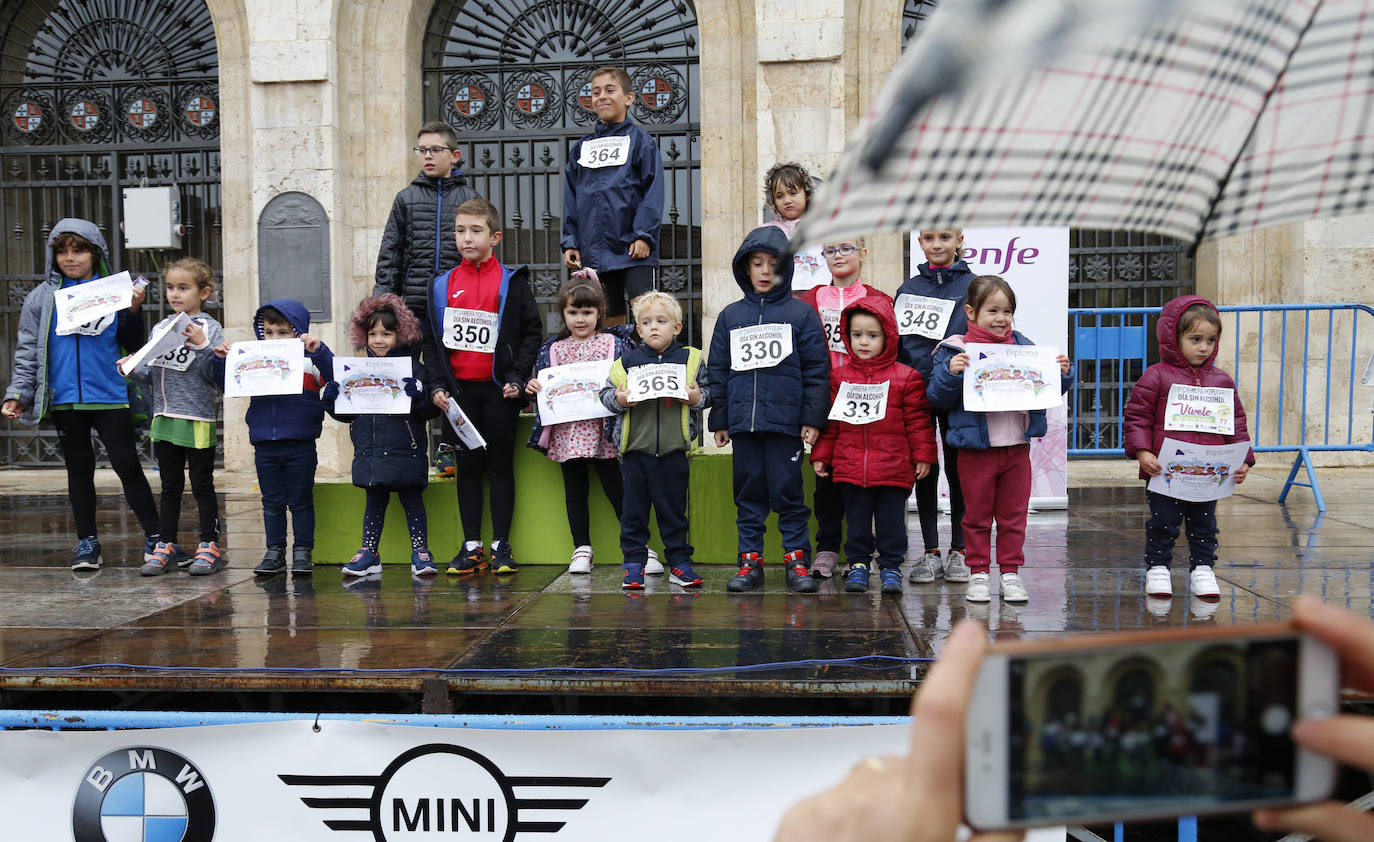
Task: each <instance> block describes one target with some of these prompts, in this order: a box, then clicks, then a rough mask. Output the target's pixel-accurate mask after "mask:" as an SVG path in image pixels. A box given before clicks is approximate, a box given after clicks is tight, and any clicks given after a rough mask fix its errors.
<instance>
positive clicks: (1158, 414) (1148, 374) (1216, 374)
mask: <svg viewBox="0 0 1374 842" xmlns="http://www.w3.org/2000/svg"><path fill="white" fill-rule="evenodd" d="M1194 304H1206V305H1207V306H1208V307H1211V308H1212V309H1213V310H1215V309H1216V306H1215V305H1213V304H1212V302H1210V301H1208V300H1207V299H1206V298H1203V297H1202V296H1201V295H1182V296H1179V297H1178V298H1175V299H1174V300H1173V301H1170V302H1169V303H1168V304H1165V305H1164V310H1163V311H1162V312H1161V313H1160V314H1159V323H1158V324H1156V325H1155V338H1156V339H1158V340H1159V358H1160V362H1157V363H1155V364H1154V365H1152V366H1150V367H1149V368H1147V369H1145V373H1144V374H1142V375H1141V376H1140V379H1139V380H1137V381H1136V384H1135V388H1133V389H1131V399H1130V401H1129V402H1127V404H1126V413H1125V416H1126V456H1127V458H1130V459H1134V458H1135V455H1136V454H1137V453H1139V452H1140V451H1142V450H1148V451H1149V452H1151V453H1153V454H1155V455H1156V456H1158V455H1159V448H1160V446H1161V445H1163V443H1164V439H1165V437H1166V436H1167V437H1168V438H1171V439H1174V440H1176V441H1185V442H1190V443H1192V444H1230V443H1231V442H1237V441H1248V440H1249V438H1250V432H1249V430H1248V429H1247V428H1246V424H1245V407H1244V406H1242V405H1241V402H1240V393H1239V392H1236V396H1235V411H1236V432H1235V434H1234V435H1230V436H1226V435H1221V434H1220V433H1198V432H1192V431H1183V430H1169V431H1168V432H1166V431H1165V430H1164V410H1165V405H1166V404H1167V403H1168V402H1169V387H1171V386H1173V385H1174V384H1175V383H1181V384H1183V385H1185V386H1206V387H1209V388H1214V387H1219V388H1225V389H1235V388H1236V383H1235V381H1234V380H1232V379H1231V375H1229V374H1227V373H1226V372H1224V371H1222V370H1221V369H1220V368H1218V367H1217V366H1215V365H1213V363H1214V362H1215V361H1216V358H1217V350H1220V348H1221V343H1220V342H1218V343H1217V347H1216V349H1214V350H1213V351H1212V356H1210V357H1208V358H1207V362H1205V363H1203V364H1202V365H1201V366H1199V367H1197V368H1193V367H1192V366H1191V365H1189V364H1188V362H1187V361H1186V360H1184V359H1183V355H1182V354H1180V353H1179V350H1178V320H1179V317H1180V316H1182V315H1183V311H1184V310H1187V309H1188V308H1189V307H1191V306H1193V305H1194ZM1245 463H1246V464H1247V465H1253V464H1255V452H1254V451H1253V450H1252V451H1250V453H1249V454H1247V455H1246V457H1245ZM1140 478H1141V479H1147V477H1146V475H1145V472H1144V471H1141V472H1140Z"/></svg>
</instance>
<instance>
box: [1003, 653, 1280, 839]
mask: <svg viewBox="0 0 1374 842" xmlns="http://www.w3.org/2000/svg"><path fill="white" fill-rule="evenodd" d="M1298 647H1299V643H1298V641H1297V640H1296V639H1294V638H1286V639H1279V640H1249V641H1245V640H1241V641H1220V640H1217V641H1201V642H1186V643H1176V644H1163V645H1159V646H1151V647H1148V648H1146V649H1142V650H1140V651H1139V652H1138V653H1135V654H1131V653H1123V652H1122V650H1120V649H1104V650H1102V651H1101V652H1092V651H1086V652H1081V653H1076V654H1075V655H1074V656H1073V657H1072V658H1071V659H1065V658H1063V657H1053V656H1042V657H1025V658H1012V659H1010V661H1009V675H1008V679H1009V682H1010V685H1009V689H1010V693H1009V694H1008V698H1009V702H1010V704H1009V707H1010V709H1009V710H1008V711H1007V714H1008V716H1009V717H1010V722H1009V726H1010V727H1009V730H1008V733H1009V734H1010V735H1011V740H1010V746H1009V748H1010V751H1009V756H1008V764H1009V767H1010V769H1009V773H1010V776H1009V784H1010V792H1009V793H1008V796H1009V798H1008V804H1007V807H1008V815H1009V817H1010V818H1012V819H1013V820H1026V819H1053V818H1056V817H1060V816H1066V817H1067V816H1082V815H1094V814H1103V813H1134V812H1139V813H1146V812H1154V811H1170V812H1176V813H1179V814H1187V813H1188V812H1189V811H1191V810H1197V809H1201V808H1203V807H1205V806H1208V805H1214V804H1219V803H1224V802H1238V801H1268V800H1283V799H1288V798H1292V797H1293V789H1294V778H1295V763H1296V757H1297V751H1296V749H1295V747H1294V745H1293V742H1292V740H1291V739H1290V738H1289V736H1288V730H1289V726H1290V725H1291V724H1292V722H1293V720H1294V718H1295V711H1296V709H1297V699H1298V688H1297V681H1298V672H1297V670H1298V652H1299V648H1298Z"/></svg>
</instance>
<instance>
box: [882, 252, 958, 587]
mask: <svg viewBox="0 0 1374 842" xmlns="http://www.w3.org/2000/svg"><path fill="white" fill-rule="evenodd" d="M917 241H918V242H919V243H920V245H921V251H922V252H924V254H925V256H926V262H925V263H922V264H921V265H919V266H917V267H916V274H915V275H912V276H911V278H910V280H908V281H907V282H906V283H904V284H902V286H901V288H899V289H898V290H897V306H896V309H897V330H898V331H899V332H900V333H901V334H902V347H901V350H900V352H899V353H898V357H897V359H898V360H899V361H901V362H903V363H905V364H907V365H909V366H911V367H912V368H914V369H916V370H917V371H919V372H920V373H921V379H922V380H924V381H925V382H926V383H929V382H930V375H931V370H932V368H933V365H934V359H935V358H934V353H935V346H936V345H939V344H940V342H941V340H943V339H945V338H946V337H950V336H962V335H963V334H964V333H965V332H966V331H967V330H968V319H967V317H966V316H965V314H964V298H965V296H967V295H968V285H969V283H970V282H972V281H973V279H974V277H975V275H974V273H973V272H972V271H971V270H970V269H969V268H968V264H967V263H965V262H964V261H963V258H961V257H960V256H959V255H960V253H961V250H962V249H963V247H964V231H963V229H962V228H940V229H931V230H927V231H921V232H920V233H919V235H918V237H917ZM934 421H935V425H936V430H937V434H938V435H939V436H940V440H941V442H944V440H945V438H946V437H947V436H948V433H949V415H948V414H947V413H943V412H938V411H936V412H935V417H934ZM943 450H944V458H945V479H946V481H947V482H948V485H949V555H948V557H947V558H946V559H944V560H942V559H941V558H940V532H939V527H938V525H937V520H938V518H939V513H940V510H939V508H938V506H939V499H938V498H939V494H940V476H939V472H937V471H931V472H930V473H928V474H926V475H925V476H924V477H921V478H920V479H919V480H917V481H916V510H917V513H918V516H919V518H920V521H921V538H922V539H923V540H924V542H925V553H924V554H923V555H922V556H921V557H920V558H919V559H917V560H916V563H915V564H914V565H912V567H911V581H912V582H916V583H929V582H934V581H935V580H936V579H937V578H940V577H942V576H943V577H944V579H945V580H946V581H948V582H967V581H968V577H969V568H968V565H967V564H966V563H965V559H964V529H963V519H964V493H963V491H962V490H961V489H960V487H959V458H958V457H959V452H958V450H956V449H955V448H952V447H949V446H948V445H946V446H945V447H944V448H943Z"/></svg>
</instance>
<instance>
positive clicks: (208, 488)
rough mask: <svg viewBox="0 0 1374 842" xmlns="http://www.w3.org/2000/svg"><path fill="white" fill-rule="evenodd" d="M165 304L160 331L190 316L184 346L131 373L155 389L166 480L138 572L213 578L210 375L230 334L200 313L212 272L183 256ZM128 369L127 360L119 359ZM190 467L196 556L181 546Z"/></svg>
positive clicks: (168, 274) (156, 446)
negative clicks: (152, 542)
mask: <svg viewBox="0 0 1374 842" xmlns="http://www.w3.org/2000/svg"><path fill="white" fill-rule="evenodd" d="M162 280H163V283H164V284H165V286H166V299H167V305H168V306H169V307H171V308H172V313H171V314H170V315H169V316H167V317H166V318H165V319H163V320H162V321H161V322H159V323H158V325H157V327H162V326H163V325H164V324H167V323H168V322H170V321H172V320H174V319H176V318H177V316H179V315H180V314H182V313H185V314H186V315H187V316H190V317H191V323H190V324H189V325H187V327H186V329H185V333H186V344H184V345H183V346H182V347H180V348H178V349H176V350H175V351H171V352H169V353H167V354H164V355H162V356H160V357H156V358H154V359H151V360H144V361H143V362H142V363H141V364H140V365H139V366H138V368H137V370H135V371H131V372H125V373H126V374H128V375H129V376H131V377H134V378H137V379H139V380H142V381H144V382H146V383H148V385H149V386H150V387H151V390H152V399H153V424H152V430H151V431H150V437H151V438H152V440H153V453H154V455H156V456H157V470H158V474H159V475H160V476H161V477H162V518H161V521H160V523H159V529H158V532H159V538H160V540H159V541H158V543H157V546H156V548H154V550H153V557H152V558H150V559H149V560H148V561H146V562H145V563H144V564H143V568H142V569H141V570H140V571H139V572H140V573H142V574H143V575H144V576H158V575H161V574H163V573H166V572H167V571H168V570H170V569H171V568H172V566H173V565H175V566H176V567H188V566H189V568H190V569H189V571H188V572H189V573H190V574H191V575H192V576H208V575H209V574H211V573H215V572H218V571H219V570H220V568H221V567H223V566H224V557H223V555H222V554H221V552H220V548H219V500H218V498H217V497H216V496H215V403H216V399H217V397H218V395H217V394H216V389H215V382H214V379H213V375H212V369H213V367H214V366H213V363H212V360H214V358H215V352H214V348H215V346H216V345H219V344H220V343H221V342H223V341H224V330H223V329H222V328H221V327H220V324H219V322H217V321H216V320H215V319H214V317H213V316H210V315H209V314H207V313H205V312H204V311H203V310H201V307H202V306H204V304H205V301H206V300H207V299H208V298H209V297H210V295H211V293H213V292H214V291H215V280H214V275H213V274H212V272H211V270H210V267H209V265H208V264H206V263H205V262H203V261H200V260H196V259H195V258H191V257H188V258H184V259H182V260H178V261H176V262H175V263H173V264H171V265H170V266H168V267H167V270H166V271H165V272H164V273H163V275H162ZM119 369H120V370H121V371H123V370H124V360H123V359H121V360H120V361H119ZM188 468H189V469H190V474H191V495H192V496H193V497H195V498H196V510H197V511H198V512H199V514H200V543H199V545H197V547H196V554H195V557H194V558H192V557H191V556H190V555H188V554H187V553H186V552H184V551H183V550H182V549H181V547H179V546H177V523H178V521H180V520H181V493H182V492H183V491H184V490H185V489H186V472H187V469H188Z"/></svg>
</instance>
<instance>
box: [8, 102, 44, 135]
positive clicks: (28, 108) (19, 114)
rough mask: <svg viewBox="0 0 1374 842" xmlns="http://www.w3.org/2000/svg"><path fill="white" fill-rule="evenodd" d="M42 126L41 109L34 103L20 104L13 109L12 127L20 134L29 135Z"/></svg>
mask: <svg viewBox="0 0 1374 842" xmlns="http://www.w3.org/2000/svg"><path fill="white" fill-rule="evenodd" d="M41 125H43V109H41V108H39V107H38V103H36V102H21V103H19V105H18V107H16V108H15V109H14V126H15V128H17V129H19V131H21V132H25V133H26V134H31V133H33V132H36V131H38V127H39V126H41Z"/></svg>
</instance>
